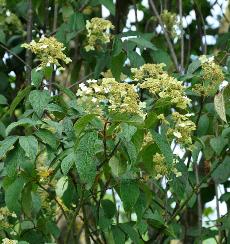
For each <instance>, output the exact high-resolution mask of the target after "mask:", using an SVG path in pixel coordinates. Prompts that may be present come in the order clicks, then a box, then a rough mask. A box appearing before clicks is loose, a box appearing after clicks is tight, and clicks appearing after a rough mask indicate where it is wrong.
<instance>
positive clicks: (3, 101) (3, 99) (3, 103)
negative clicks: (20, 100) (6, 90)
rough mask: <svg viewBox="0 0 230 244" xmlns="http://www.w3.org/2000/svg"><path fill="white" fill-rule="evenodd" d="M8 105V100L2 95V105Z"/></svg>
mask: <svg viewBox="0 0 230 244" xmlns="http://www.w3.org/2000/svg"><path fill="white" fill-rule="evenodd" d="M6 104H7V99H6V98H5V97H4V96H3V95H2V94H0V105H6Z"/></svg>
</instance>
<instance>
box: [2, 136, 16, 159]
mask: <svg viewBox="0 0 230 244" xmlns="http://www.w3.org/2000/svg"><path fill="white" fill-rule="evenodd" d="M17 139H18V136H9V137H7V138H6V139H5V140H3V141H1V142H0V159H2V158H3V157H4V156H5V155H6V153H7V152H8V151H10V150H11V149H13V148H14V143H15V142H16V141H17Z"/></svg>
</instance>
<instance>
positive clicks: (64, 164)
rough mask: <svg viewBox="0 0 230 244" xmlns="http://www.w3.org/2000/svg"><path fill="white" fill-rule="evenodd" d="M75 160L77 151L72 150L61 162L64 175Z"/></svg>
mask: <svg viewBox="0 0 230 244" xmlns="http://www.w3.org/2000/svg"><path fill="white" fill-rule="evenodd" d="M74 161H76V158H75V153H74V152H72V153H70V154H69V155H67V156H66V157H65V158H64V159H63V160H62V162H61V170H62V172H63V174H64V175H67V174H68V172H69V170H70V169H71V168H72V166H73V164H74Z"/></svg>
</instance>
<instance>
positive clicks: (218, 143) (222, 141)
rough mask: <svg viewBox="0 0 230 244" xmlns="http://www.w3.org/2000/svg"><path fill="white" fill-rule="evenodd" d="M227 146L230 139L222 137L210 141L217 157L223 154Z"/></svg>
mask: <svg viewBox="0 0 230 244" xmlns="http://www.w3.org/2000/svg"><path fill="white" fill-rule="evenodd" d="M227 144H228V139H226V138H223V137H221V136H218V137H215V138H212V139H211V140H210V145H211V147H212V149H213V150H214V151H215V153H216V154H217V155H220V154H221V152H222V150H223V149H224V148H225V146H226V145H227Z"/></svg>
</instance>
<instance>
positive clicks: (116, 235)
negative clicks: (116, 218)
mask: <svg viewBox="0 0 230 244" xmlns="http://www.w3.org/2000/svg"><path fill="white" fill-rule="evenodd" d="M112 233H113V240H114V243H115V244H121V243H125V233H124V232H123V230H122V229H121V228H119V227H118V226H116V225H114V226H112Z"/></svg>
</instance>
